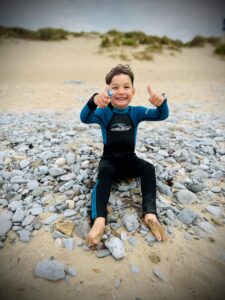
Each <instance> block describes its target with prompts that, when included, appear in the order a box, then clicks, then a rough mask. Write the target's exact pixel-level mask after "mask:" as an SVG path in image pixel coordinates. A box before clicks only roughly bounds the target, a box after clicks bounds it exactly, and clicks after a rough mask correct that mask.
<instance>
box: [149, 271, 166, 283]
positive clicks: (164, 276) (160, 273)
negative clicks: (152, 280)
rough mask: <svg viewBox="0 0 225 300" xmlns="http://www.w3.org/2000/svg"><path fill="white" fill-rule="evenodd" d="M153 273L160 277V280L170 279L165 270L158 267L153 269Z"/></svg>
mask: <svg viewBox="0 0 225 300" xmlns="http://www.w3.org/2000/svg"><path fill="white" fill-rule="evenodd" d="M152 273H153V274H154V275H155V276H156V277H158V278H159V279H160V280H162V281H164V282H167V281H168V278H167V276H166V275H165V274H164V272H162V271H161V270H160V269H159V268H158V267H154V268H153V269H152Z"/></svg>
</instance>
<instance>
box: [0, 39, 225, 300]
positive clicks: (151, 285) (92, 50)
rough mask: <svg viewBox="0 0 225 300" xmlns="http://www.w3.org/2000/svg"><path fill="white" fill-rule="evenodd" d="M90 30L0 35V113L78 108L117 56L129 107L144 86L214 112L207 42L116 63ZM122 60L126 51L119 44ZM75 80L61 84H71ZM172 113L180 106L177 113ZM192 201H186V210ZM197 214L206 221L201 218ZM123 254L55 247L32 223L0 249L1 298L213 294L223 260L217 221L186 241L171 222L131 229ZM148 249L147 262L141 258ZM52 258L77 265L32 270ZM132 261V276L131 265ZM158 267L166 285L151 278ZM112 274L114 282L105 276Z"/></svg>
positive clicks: (218, 76)
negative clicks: (131, 86) (131, 85)
mask: <svg viewBox="0 0 225 300" xmlns="http://www.w3.org/2000/svg"><path fill="white" fill-rule="evenodd" d="M99 43H100V40H99V39H98V38H96V37H89V38H84V37H80V38H70V40H69V41H60V42H37V41H35V42H34V41H23V40H6V41H1V44H0V82H1V83H0V112H1V113H4V112H7V113H10V112H11V113H14V112H16V113H20V112H31V111H32V112H37V111H60V112H61V113H65V118H66V115H67V113H69V112H70V111H71V109H72V110H73V109H78V110H80V109H81V108H82V106H83V105H84V103H85V102H86V100H87V99H88V98H89V97H90V96H91V94H92V93H93V91H96V90H97V91H99V90H101V89H103V88H104V85H105V84H104V76H105V74H106V73H107V72H108V70H109V69H110V68H112V67H113V66H115V65H116V64H118V63H129V64H130V65H131V67H132V69H133V70H134V73H135V89H136V95H135V98H134V101H133V104H141V105H147V104H148V102H147V99H148V93H147V90H146V86H147V84H152V87H153V88H154V89H155V90H156V91H158V92H159V93H161V92H166V93H167V96H168V98H169V103H170V107H171V109H172V110H175V109H176V105H177V104H184V105H185V104H188V105H189V104H191V106H189V108H188V109H189V111H192V112H193V113H195V112H199V111H200V112H203V113H204V112H207V113H211V114H215V116H216V115H217V114H220V113H222V112H223V111H224V108H225V105H224V94H225V93H224V92H225V61H224V60H223V59H220V58H218V57H216V56H214V55H213V48H212V47H210V46H207V47H204V48H195V49H183V50H182V52H181V53H179V52H172V51H164V53H162V54H157V55H154V61H138V60H135V59H132V60H130V61H125V62H124V61H121V60H120V59H119V58H118V56H117V55H118V53H120V51H121V50H116V51H112V52H110V51H108V50H104V51H103V50H100V48H99ZM123 51H124V53H126V55H127V56H128V58H130V57H131V51H137V49H133V50H129V49H128V48H124V49H123ZM72 80H73V81H78V82H75V83H74V82H71V81H72ZM181 113H182V112H181ZM195 208H196V209H197V207H194V206H193V209H195ZM206 216H207V217H208V218H209V219H210V215H207V214H206ZM135 236H136V237H137V238H138V241H139V242H138V244H137V246H136V247H135V248H134V249H133V248H132V247H131V246H130V245H129V244H128V243H126V250H127V256H126V257H125V258H124V259H123V260H121V261H116V260H115V259H113V258H112V257H108V258H104V259H98V258H96V256H95V252H85V251H83V250H82V249H81V248H79V247H76V248H75V250H73V251H69V250H66V249H64V248H57V247H56V246H55V244H54V241H53V239H52V237H51V234H50V233H49V232H46V231H44V230H43V229H41V230H40V231H39V232H38V234H37V235H36V236H35V237H34V238H33V239H32V240H31V241H29V242H28V243H23V242H20V241H17V243H16V244H15V245H11V244H10V243H9V242H6V243H5V247H4V248H3V249H0V266H1V270H0V285H1V287H0V298H1V299H2V300H3V299H14V300H16V299H22V300H24V299H27V300H28V299H29V300H30V299H32V300H36V299H55V300H58V299H83V300H86V299H87V300H88V299H92V300H93V299H100V300H101V299H102V300H103V299H104V300H105V299H106V300H108V299H123V300H127V299H136V298H140V299H143V300H146V299H173V300H175V299H182V300H186V299H223V292H224V279H225V263H224V260H222V259H221V257H222V256H223V257H224V251H225V240H224V226H222V227H217V233H216V234H215V236H214V242H213V241H211V242H210V241H209V240H208V239H200V240H197V239H196V240H195V239H193V240H186V239H184V230H181V229H180V228H179V227H178V228H175V229H174V234H172V235H171V236H170V237H169V239H168V240H167V241H166V242H164V243H156V244H155V245H154V247H153V248H151V247H149V246H148V245H147V244H146V243H145V242H144V241H143V238H141V237H140V236H139V235H138V234H136V235H135ZM153 252H154V253H157V254H158V255H159V256H160V258H161V262H160V263H158V264H154V263H153V262H151V261H150V259H149V255H150V254H152V253H153ZM50 256H54V257H55V259H57V260H60V261H63V262H64V263H65V264H68V265H70V266H74V267H75V268H76V270H77V276H76V277H75V278H72V277H70V278H69V279H68V280H66V281H63V280H62V281H59V282H54V283H53V282H48V281H46V280H43V279H40V278H35V277H34V275H33V274H34V273H33V270H34V267H35V264H36V263H37V262H38V261H40V260H42V259H45V258H48V257H50ZM132 265H136V266H138V267H139V268H140V270H141V272H140V273H139V274H134V273H132V272H131V266H132ZM154 267H159V268H160V269H161V270H162V271H163V272H164V273H165V274H166V276H167V277H168V281H167V282H162V281H160V280H159V279H158V278H156V277H155V276H154V275H153V273H152V270H153V268H154ZM116 280H121V283H120V287H119V288H118V289H116V288H115V286H114V285H115V281H116Z"/></svg>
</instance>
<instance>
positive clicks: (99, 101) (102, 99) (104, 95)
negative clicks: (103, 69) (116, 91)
mask: <svg viewBox="0 0 225 300" xmlns="http://www.w3.org/2000/svg"><path fill="white" fill-rule="evenodd" d="M108 91H109V86H108V85H107V86H106V87H105V89H104V90H103V91H102V92H101V93H99V94H97V95H96V96H95V97H94V103H95V104H96V105H97V106H98V107H100V108H104V107H106V106H108V105H109V103H110V97H109V95H108Z"/></svg>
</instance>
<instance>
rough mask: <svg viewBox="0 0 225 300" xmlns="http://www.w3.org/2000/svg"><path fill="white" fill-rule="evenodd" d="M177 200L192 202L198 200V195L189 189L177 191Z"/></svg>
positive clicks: (185, 202) (186, 202)
mask: <svg viewBox="0 0 225 300" xmlns="http://www.w3.org/2000/svg"><path fill="white" fill-rule="evenodd" d="M177 200H178V201H179V202H180V203H182V204H192V203H194V202H196V200H197V197H196V195H195V194H194V193H192V192H190V191H188V190H181V191H179V192H178V193H177Z"/></svg>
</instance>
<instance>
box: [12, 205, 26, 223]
mask: <svg viewBox="0 0 225 300" xmlns="http://www.w3.org/2000/svg"><path fill="white" fill-rule="evenodd" d="M24 218H25V212H24V210H23V209H22V208H21V207H18V208H17V210H16V212H15V213H14V215H13V217H12V221H13V223H16V222H22V221H23V219H24Z"/></svg>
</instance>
